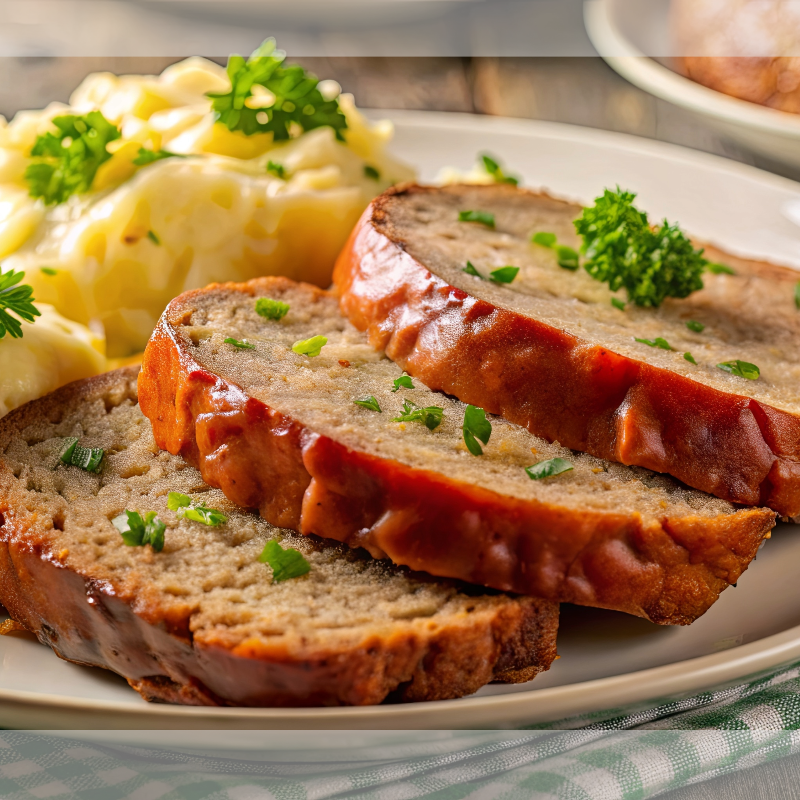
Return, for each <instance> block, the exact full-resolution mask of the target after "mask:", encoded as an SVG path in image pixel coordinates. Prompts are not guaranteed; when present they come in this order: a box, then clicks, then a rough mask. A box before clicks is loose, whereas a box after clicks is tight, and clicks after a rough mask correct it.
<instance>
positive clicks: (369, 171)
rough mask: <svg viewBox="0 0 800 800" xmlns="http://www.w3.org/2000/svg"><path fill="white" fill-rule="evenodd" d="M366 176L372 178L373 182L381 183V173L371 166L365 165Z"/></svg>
mask: <svg viewBox="0 0 800 800" xmlns="http://www.w3.org/2000/svg"><path fill="white" fill-rule="evenodd" d="M364 175H365V177H367V178H372V180H373V181H379V180H380V179H381V174H380V172H378V170H377V169H375V167H371V166H370V165H369V164H365V165H364Z"/></svg>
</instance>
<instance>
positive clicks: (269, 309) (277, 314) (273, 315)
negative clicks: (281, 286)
mask: <svg viewBox="0 0 800 800" xmlns="http://www.w3.org/2000/svg"><path fill="white" fill-rule="evenodd" d="M288 311H289V304H288V303H283V302H281V301H280V300H273V299H272V298H271V297H259V298H258V300H256V314H258V315H259V316H260V317H264V318H265V319H271V320H279V319H283V318H284V317H285V316H286V314H287V313H288Z"/></svg>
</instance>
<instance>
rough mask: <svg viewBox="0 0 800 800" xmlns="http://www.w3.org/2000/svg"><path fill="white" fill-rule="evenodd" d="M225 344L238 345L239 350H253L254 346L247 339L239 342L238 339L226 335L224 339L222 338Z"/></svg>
mask: <svg viewBox="0 0 800 800" xmlns="http://www.w3.org/2000/svg"><path fill="white" fill-rule="evenodd" d="M222 341H223V342H225V344H232V345H233V346H234V347H238V348H239V349H240V350H255V349H256V346H255V345H254V344H250V342H248V341H247V339H242V341H241V342H240V341H239V340H238V339H234V338H233V336H228V337H227V338H226V339H223V340H222Z"/></svg>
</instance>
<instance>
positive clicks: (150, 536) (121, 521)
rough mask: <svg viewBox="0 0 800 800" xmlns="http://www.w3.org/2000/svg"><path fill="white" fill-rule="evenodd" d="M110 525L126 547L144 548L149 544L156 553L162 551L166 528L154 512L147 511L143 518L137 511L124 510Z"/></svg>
mask: <svg viewBox="0 0 800 800" xmlns="http://www.w3.org/2000/svg"><path fill="white" fill-rule="evenodd" d="M111 524H112V525H113V526H114V527H115V528H116V529H117V530H118V531H119V532H120V535H121V536H122V541H123V542H124V543H125V544H126V545H127V546H128V547H144V545H146V544H149V545H150V547H152V548H153V550H155V551H156V552H157V553H160V552H161V551H162V550H163V549H164V531H166V529H167V526H166V525H165V524H164V523H163V522H162V521H161V520H160V519H159V518H158V517H157V516H156V512H155V511H148V512H147V513H146V514H145V515H144V518H143V517H142V515H141V514H140V513H139V512H138V511H128V509H127V508H126V509H125V510H124V511H123V512H122V513H121V514H120V515H119V516H118V517H114V519H112V520H111Z"/></svg>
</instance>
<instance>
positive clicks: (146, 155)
mask: <svg viewBox="0 0 800 800" xmlns="http://www.w3.org/2000/svg"><path fill="white" fill-rule="evenodd" d="M164 158H186V156H185V155H183V154H182V153H170V151H169V150H148V149H147V148H146V147H140V148H139V154H138V155H137V156H136V158H134V159H133V163H134V164H136V166H137V167H146V166H147V165H148V164H152V163H154V162H155V161H161V160H162V159H164Z"/></svg>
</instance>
